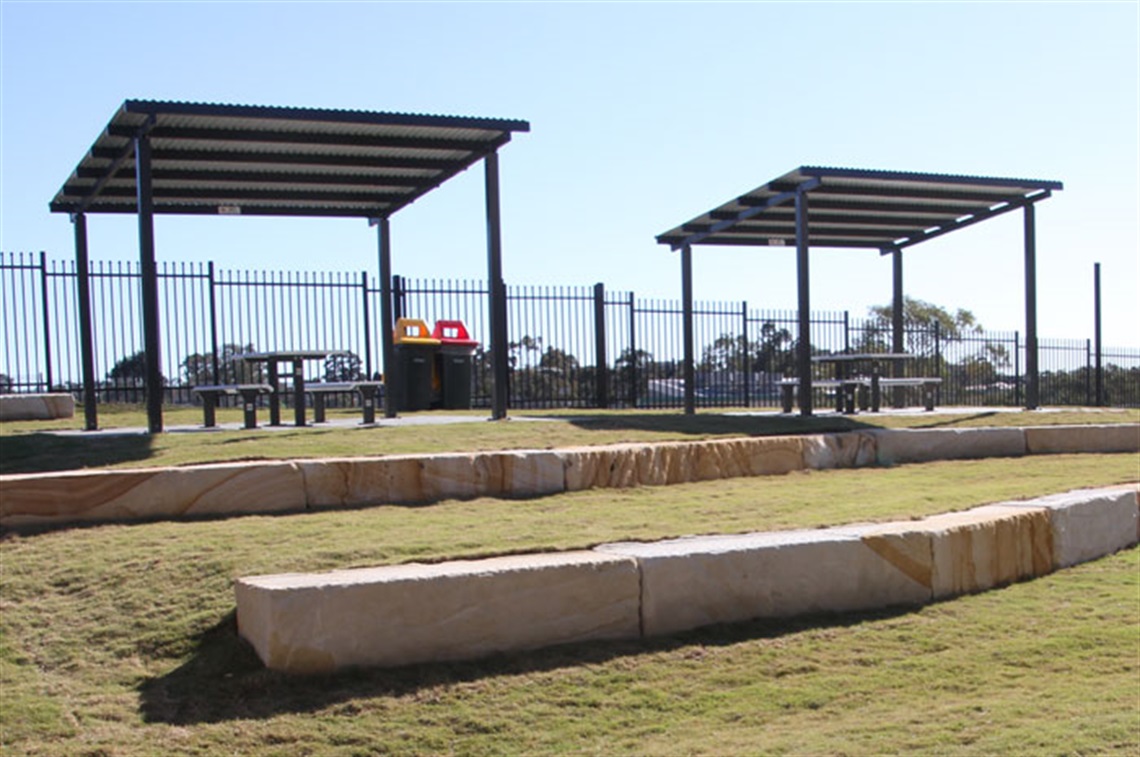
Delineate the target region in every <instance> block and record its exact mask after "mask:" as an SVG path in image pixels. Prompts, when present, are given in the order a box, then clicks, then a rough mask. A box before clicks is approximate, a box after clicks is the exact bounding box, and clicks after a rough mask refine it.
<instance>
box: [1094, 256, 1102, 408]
mask: <svg viewBox="0 0 1140 757" xmlns="http://www.w3.org/2000/svg"><path fill="white" fill-rule="evenodd" d="M1093 309H1094V311H1095V314H1094V316H1093V339H1094V340H1095V344H1096V363H1095V365H1096V406H1097V407H1104V364H1103V362H1102V358H1103V357H1104V349H1103V344H1102V342H1101V341H1100V263H1093Z"/></svg>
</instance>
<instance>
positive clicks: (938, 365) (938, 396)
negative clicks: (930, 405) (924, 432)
mask: <svg viewBox="0 0 1140 757" xmlns="http://www.w3.org/2000/svg"><path fill="white" fill-rule="evenodd" d="M934 370H935V371H938V373H937V374H935V375H937V376H938V377H939V378H941V377H942V326H941V325H940V324H939V322H938V321H935V322H934ZM934 402H935V404H938V405H941V404H942V384H938V385H936V386H935V387H934Z"/></svg>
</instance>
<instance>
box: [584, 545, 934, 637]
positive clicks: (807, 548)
mask: <svg viewBox="0 0 1140 757" xmlns="http://www.w3.org/2000/svg"><path fill="white" fill-rule="evenodd" d="M596 551H598V552H601V553H603V554H609V555H620V556H624V557H631V558H634V559H636V560H637V562H638V564H639V565H640V566H641V573H642V578H641V585H642V591H641V613H642V628H643V630H644V633H645V635H647V636H650V635H657V634H666V633H672V632H676V631H682V630H686V629H690V628H697V627H700V626H704V625H709V624H712V623H728V622H734V621H741V620H747V619H750V618H759V617H790V616H794V615H800V614H805V613H812V612H839V611H844V610H857V609H867V608H875V607H885V606H889V605H897V604H919V603H922V602H925V601H929V599H930V594H931V592H930V589H929V587H924V586H922V585H921V584H919V583H918V582H916V581H914V580H913V579H912V578H910V577H909V576H907V575H906V574H904V573H903V572H902V571H900V570H898V569H897V568H895V567H894V566H893V565H891V564H890V563H889V562H887V561H886V560H883V559H882V558H881V557H880V556H879V555H877V554H876V553H875V552H874V551H873V550H871V549H868V548H867V547H866V546H865V545H864V544H863V543H862V542H861V541H860V540H859V538H858V537H857V536H853V535H851V534H848V533H843V532H841V531H838V530H834V529H827V530H815V531H786V532H774V533H759V534H744V535H739V536H708V537H691V538H684V539H675V540H669V541H662V542H654V543H648V544H640V543H617V544H605V545H602V546H599V547H597V548H596Z"/></svg>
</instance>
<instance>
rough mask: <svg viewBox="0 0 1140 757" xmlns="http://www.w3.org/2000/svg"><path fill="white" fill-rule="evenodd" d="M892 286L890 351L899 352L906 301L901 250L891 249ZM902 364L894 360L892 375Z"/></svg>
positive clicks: (902, 341)
mask: <svg viewBox="0 0 1140 757" xmlns="http://www.w3.org/2000/svg"><path fill="white" fill-rule="evenodd" d="M891 262H892V264H893V265H892V269H893V273H894V276H893V283H894V287H893V290H892V295H891V352H894V353H895V354H901V353H903V352H905V351H906V349H905V341H906V339H905V333H904V331H903V323H904V315H905V309H906V301H905V299H904V298H903V260H902V250H898V249H895V250H891ZM901 367H902V364H901V363H900V362H899V361H895V372H894V375H895V376H896V377H898V376H899V375H900V374H899V369H900V368H901Z"/></svg>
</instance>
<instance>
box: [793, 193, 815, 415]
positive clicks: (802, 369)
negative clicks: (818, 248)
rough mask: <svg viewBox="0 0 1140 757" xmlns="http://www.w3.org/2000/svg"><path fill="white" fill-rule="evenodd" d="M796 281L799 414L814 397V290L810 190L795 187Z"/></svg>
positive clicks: (807, 409) (808, 407) (808, 410)
mask: <svg viewBox="0 0 1140 757" xmlns="http://www.w3.org/2000/svg"><path fill="white" fill-rule="evenodd" d="M796 284H797V287H796V289H797V300H798V303H799V313H798V315H799V332H800V334H799V337H800V338H799V343H798V344H797V345H796V347H797V349H796V371H797V372H798V373H799V377H800V385H799V392H800V415H804V416H808V415H811V414H812V397H811V392H812V388H811V384H812V381H811V293H810V272H809V270H808V203H807V192H805V191H804V190H803V189H797V190H796Z"/></svg>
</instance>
